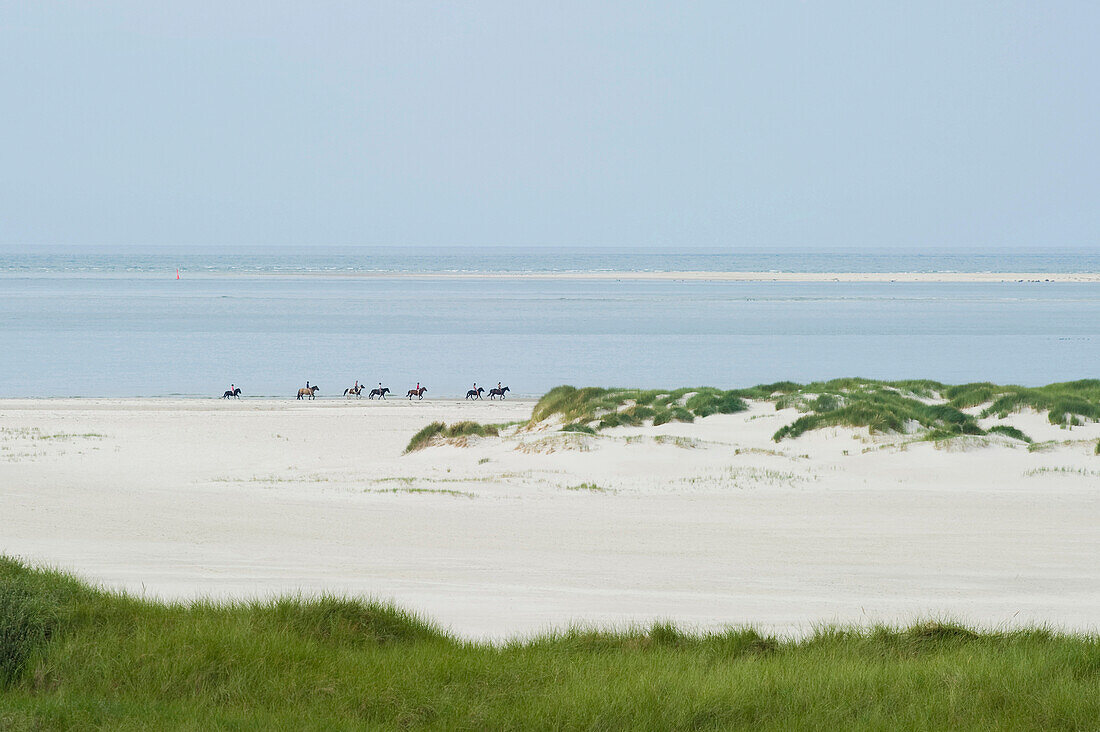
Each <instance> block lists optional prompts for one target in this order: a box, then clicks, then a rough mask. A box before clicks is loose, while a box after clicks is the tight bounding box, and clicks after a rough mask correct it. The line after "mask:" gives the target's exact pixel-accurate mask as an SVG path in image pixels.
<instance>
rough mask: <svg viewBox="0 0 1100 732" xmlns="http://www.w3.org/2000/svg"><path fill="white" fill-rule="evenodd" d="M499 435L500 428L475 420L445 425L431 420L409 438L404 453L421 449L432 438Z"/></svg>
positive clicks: (429, 442)
mask: <svg viewBox="0 0 1100 732" xmlns="http://www.w3.org/2000/svg"><path fill="white" fill-rule="evenodd" d="M469 436H475V437H499V436H500V430H498V429H497V427H496V426H495V425H491V424H479V423H477V422H455V423H454V424H452V425H450V426H447V425H446V424H444V423H443V422H432V423H431V424H429V425H428V426H427V427H425V428H423V429H422V430H420V431H419V432H417V433H416V434H415V435H413V438H412V439H411V440H409V444H408V446H407V447H406V448H405V452H406V453H410V452H414V451H416V450H423V449H424V448H425V447H427V446H428V445H429V444H431V442H432V440H433V439H437V438H438V439H454V438H458V437H469Z"/></svg>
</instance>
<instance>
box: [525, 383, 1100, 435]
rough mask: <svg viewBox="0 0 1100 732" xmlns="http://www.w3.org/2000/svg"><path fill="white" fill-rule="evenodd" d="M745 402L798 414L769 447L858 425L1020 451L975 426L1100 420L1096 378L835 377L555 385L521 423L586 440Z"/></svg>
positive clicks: (1006, 428)
mask: <svg viewBox="0 0 1100 732" xmlns="http://www.w3.org/2000/svg"><path fill="white" fill-rule="evenodd" d="M747 400H757V401H769V402H772V403H774V404H775V408H776V409H786V408H794V409H796V410H798V411H799V412H801V413H802V416H800V417H798V418H797V419H795V420H794V421H793V422H792V423H791V424H788V425H785V426H784V427H782V428H780V429H779V430H778V431H777V432H776V433H775V435H774V439H775V441H776V442H779V441H781V440H784V439H791V438H797V437H798V436H799V435H802V434H804V433H806V432H808V431H811V430H816V429H821V428H823V427H835V426H843V427H866V428H867V429H868V430H869V431H871V432H872V433H915V434H918V435H919V436H921V437H923V438H924V439H930V440H942V439H950V438H954V437H960V436H965V435H986V434H999V435H1003V436H1005V437H1008V438H1010V439H1014V440H1019V441H1021V442H1027V443H1030V442H1031V438H1030V437H1029V436H1028V435H1026V434H1025V433H1024V432H1022V431H1021V430H1019V429H1018V428H1016V427H1013V426H1012V425H1007V424H1005V425H993V426H991V427H989V428H983V427H982V426H981V425H979V420H982V419H987V418H991V417H993V418H999V419H1004V418H1006V417H1007V416H1008V415H1010V414H1012V413H1015V412H1019V411H1021V410H1024V409H1031V410H1035V411H1036V412H1041V413H1046V414H1047V418H1048V419H1049V420H1050V422H1051V423H1052V424H1057V425H1063V426H1066V427H1073V426H1078V425H1081V424H1083V423H1084V422H1086V421H1097V420H1100V380H1095V379H1087V380H1081V381H1071V382H1064V383H1058V384H1049V385H1047V386H1041V387H1023V386H1011V385H1010V386H1000V385H997V384H991V383H975V384H962V385H950V384H943V383H940V382H938V381H929V380H908V381H876V380H873V379H859V378H845V379H834V380H832V381H824V382H815V383H810V384H796V383H794V382H789V381H784V382H777V383H774V384H761V385H758V386H754V387H750V388H747V389H731V390H726V391H723V390H720V389H715V388H712V387H699V388H681V389H675V390H660V389H652V390H639V389H603V388H596V387H588V388H583V389H578V388H575V387H572V386H559V387H556V388H555V389H552V390H551V391H549V392H548V393H547V394H546V395H545V396H543V397H542V398H541V399H540V400H539V401H538V403H537V404H536V405H535V407H534V410H533V412H532V415H531V422H530V423H529V424H530V425H531V426H534V425H538V424H540V423H544V422H546V421H547V420H551V419H556V420H558V421H560V422H561V423H562V427H561V429H562V430H564V431H575V432H587V433H590V434H595V433H596V432H598V431H599V430H602V429H606V428H608V427H618V426H638V425H642V424H653V425H661V424H664V423H666V422H671V421H680V422H691V421H693V420H695V419H696V418H699V417H706V416H709V415H711V414H731V413H735V412H740V411H744V410H745V409H747V408H748V403H747Z"/></svg>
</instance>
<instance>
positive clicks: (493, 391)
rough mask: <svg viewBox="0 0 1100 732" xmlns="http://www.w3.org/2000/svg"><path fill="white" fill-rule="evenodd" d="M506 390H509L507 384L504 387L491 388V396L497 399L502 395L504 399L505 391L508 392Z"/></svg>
mask: <svg viewBox="0 0 1100 732" xmlns="http://www.w3.org/2000/svg"><path fill="white" fill-rule="evenodd" d="M506 391H509V389H508V387H507V386H506V387H504V388H503V389H490V390H489V398H490V399H496V398H497V397H500V398H501V399H503V398H504V392H506Z"/></svg>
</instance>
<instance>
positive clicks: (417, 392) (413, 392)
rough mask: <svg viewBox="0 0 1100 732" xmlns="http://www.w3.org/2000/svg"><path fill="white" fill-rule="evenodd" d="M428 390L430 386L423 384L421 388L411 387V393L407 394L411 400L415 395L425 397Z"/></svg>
mask: <svg viewBox="0 0 1100 732" xmlns="http://www.w3.org/2000/svg"><path fill="white" fill-rule="evenodd" d="M427 390H428V387H426V386H422V387H420V388H419V389H409V393H408V394H407V395H406V396H408V397H409V400H410V401H411V400H412V398H413V397H414V396H415V397H417V398H419V399H423V398H424V392H426V391H427Z"/></svg>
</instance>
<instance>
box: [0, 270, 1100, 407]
mask: <svg viewBox="0 0 1100 732" xmlns="http://www.w3.org/2000/svg"><path fill="white" fill-rule="evenodd" d="M4 261H7V263H8V269H7V270H6V273H5V274H3V275H2V276H0V373H3V374H4V375H5V376H6V378H5V379H4V380H3V383H0V396H5V397H11V396H138V395H169V394H182V395H215V394H220V393H221V392H222V391H223V390H224V389H227V388H228V387H229V384H230V382H233V383H235V384H237V385H238V386H240V387H241V388H242V389H243V391H244V394H245V395H246V396H291V395H293V394H294V393H295V391H296V390H297V388H298V387H299V386H302V385H304V383H305V381H306V380H307V379H308V380H310V382H311V383H315V384H319V385H320V386H321V390H322V391H321V396H322V397H332V396H333V395H336V394H337V393H340V392H342V391H343V389H344V388H345V387H347V386H350V385H351V384H352V383H353V382H354V381H355V380H356V379H359V380H360V381H361V382H362V383H365V384H368V385H375V384H377V382H379V381H382V382H383V383H384V384H385V385H387V386H389V387H391V388H392V389H393V391H394V392H398V391H400V392H402V393H403V392H404V391H405V390H406V389H408V388H411V387H412V386H413V385H414V384H415V383H416V382H417V381H420V382H421V383H423V384H425V385H426V386H427V387H428V389H429V391H428V395H427V396H429V397H432V396H436V397H438V396H458V395H461V394H464V393H465V390H466V389H467V388H469V386H470V385H471V384H472V382H474V381H477V382H478V383H479V384H493V385H495V383H496V382H497V381H503V382H504V383H505V384H506V385H509V386H511V388H512V393H513V394H514V395H524V394H526V395H537V394H541V393H543V392H545V391H546V390H547V389H549V388H551V387H553V386H555V385H557V384H562V383H572V384H578V385H591V384H595V385H627V386H640V387H675V386H682V385H695V384H710V385H715V386H723V387H733V386H745V385H750V384H754V383H760V382H769V381H776V380H783V379H790V380H795V381H808V380H817V379H827V378H832V377H837V376H855V375H858V376H866V377H872V378H890V379H900V378H933V379H939V380H942V381H948V382H964V381H975V380H982V381H984V380H991V381H997V382H1015V383H1023V384H1042V383H1048V382H1052V381H1060V380H1069V379H1077V378H1085V377H1094V376H1097V375H1098V370H1100V369H1098V364H1100V286H1098V285H1096V284H1094V283H841V282H825V283H821V282H818V283H770V282H701V281H700V282H678V281H606V280H569V279H554V280H508V279H499V278H498V279H477V278H472V279H461V280H450V279H428V278H417V277H414V276H413V277H404V278H394V279H387V278H382V279H379V278H345V277H338V276H325V275H323V274H314V275H311V276H308V277H296V276H254V275H238V274H232V273H227V272H225V271H219V272H218V273H216V274H197V273H194V272H188V273H187V276H186V277H184V278H183V279H181V280H179V281H177V280H175V279H174V272H171V273H161V274H157V273H151V272H148V271H137V270H135V271H129V272H128V271H126V270H125V266H126V264H125V263H124V262H121V261H118V262H115V264H114V265H113V268H111V269H110V271H106V272H100V273H96V272H88V271H85V270H72V269H70V268H67V267H65V266H60V267H59V266H56V263H55V266H53V267H52V268H47V269H46V270H43V271H28V270H25V269H24V270H19V271H16V268H15V267H14V266H13V265H12V261H13V260H12V258H11V257H8V258H7V259H6V260H4ZM1080 264H1081V263H1080V262H1077V263H1076V265H1080ZM1076 265H1075V266H1076ZM677 268H679V266H676V267H670V269H677ZM685 268H688V267H685ZM888 269H895V270H896V269H900V268H899V267H892V268H888ZM1004 269H1009V268H1008V267H1005V268H1004ZM1013 269H1028V270H1031V271H1035V270H1036V269H1037V268H1036V267H1034V266H1031V267H1013ZM1067 271H1081V269H1077V270H1067Z"/></svg>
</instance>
